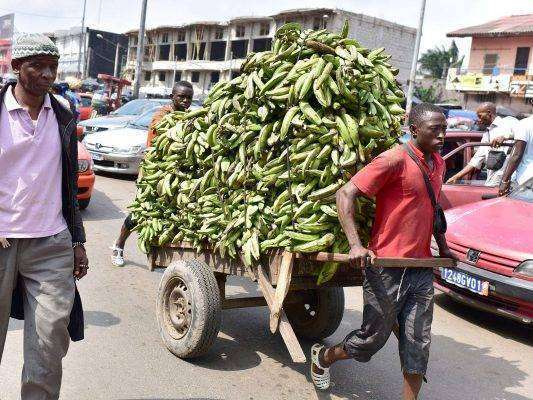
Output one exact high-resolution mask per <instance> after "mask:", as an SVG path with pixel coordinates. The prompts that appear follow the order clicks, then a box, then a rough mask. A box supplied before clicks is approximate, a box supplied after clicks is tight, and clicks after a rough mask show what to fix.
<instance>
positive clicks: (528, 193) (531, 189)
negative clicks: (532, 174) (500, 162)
mask: <svg viewBox="0 0 533 400" xmlns="http://www.w3.org/2000/svg"><path fill="white" fill-rule="evenodd" d="M509 197H510V198H511V199H516V200H522V201H527V202H529V203H533V178H531V179H530V180H528V181H527V182H525V183H523V184H522V185H520V186H519V187H518V188H517V189H516V190H514V191H513V192H512V193H511V194H510V195H509Z"/></svg>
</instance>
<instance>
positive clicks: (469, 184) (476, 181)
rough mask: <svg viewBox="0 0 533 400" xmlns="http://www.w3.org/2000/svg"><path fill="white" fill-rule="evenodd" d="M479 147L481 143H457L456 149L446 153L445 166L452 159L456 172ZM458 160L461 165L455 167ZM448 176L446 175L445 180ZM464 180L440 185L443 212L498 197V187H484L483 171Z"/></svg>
mask: <svg viewBox="0 0 533 400" xmlns="http://www.w3.org/2000/svg"><path fill="white" fill-rule="evenodd" d="M480 145H481V143H477V142H470V141H468V140H462V141H458V146H457V148H456V149H454V150H452V151H450V152H448V153H447V154H446V155H445V156H444V157H443V158H444V160H445V161H446V162H447V166H448V163H449V161H450V160H451V159H453V160H454V162H455V164H456V165H455V168H454V171H453V172H454V173H455V172H458V171H459V170H461V169H462V168H463V167H464V166H465V165H467V164H468V162H469V161H470V159H471V158H472V155H473V154H474V150H475V148H478V147H479V146H480ZM459 160H462V165H457V164H458V163H459V162H460V161H459ZM452 175H453V173H452ZM450 176H451V175H450V174H449V173H447V174H446V179H448V178H449V177H450ZM465 178H466V179H462V180H461V181H459V182H457V183H444V185H442V194H441V197H440V204H441V206H442V208H443V209H444V210H447V209H448V208H453V207H458V206H461V205H463V204H469V203H474V202H476V201H480V200H483V199H484V198H491V197H496V196H497V195H498V187H490V186H485V178H486V174H485V173H484V171H479V172H477V173H474V174H473V175H472V176H467V177H465Z"/></svg>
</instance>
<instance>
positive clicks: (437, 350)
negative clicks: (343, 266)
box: [194, 308, 527, 400]
mask: <svg viewBox="0 0 533 400" xmlns="http://www.w3.org/2000/svg"><path fill="white" fill-rule="evenodd" d="M361 317H362V314H361V313H360V312H359V311H353V310H346V312H345V316H344V319H343V322H342V325H341V327H339V330H338V331H337V333H336V334H335V335H334V336H332V337H330V338H328V339H326V341H327V343H328V345H331V344H335V343H338V342H340V341H342V339H343V338H344V336H345V335H346V334H347V333H348V332H349V331H350V330H351V329H356V328H358V327H359V326H360V323H361ZM511 329H512V328H511ZM511 329H509V330H511ZM221 332H222V333H224V334H225V335H227V336H228V337H229V338H225V337H219V338H218V339H217V341H216V342H215V345H214V346H213V348H212V349H211V351H210V352H209V354H208V355H207V356H206V357H204V358H202V359H201V360H199V361H195V362H194V364H195V365H197V366H201V367H203V368H207V369H213V370H220V371H239V370H246V369H250V368H254V367H256V366H258V365H259V364H260V363H261V356H260V355H261V354H263V355H265V356H267V357H269V358H271V359H274V360H276V361H277V362H279V363H280V364H282V366H283V367H289V368H291V369H292V370H294V371H297V372H299V373H301V374H304V375H305V376H306V377H307V376H308V364H294V363H292V361H291V359H290V357H289V354H288V352H287V350H286V347H285V345H284V343H283V341H282V339H281V337H280V336H279V335H270V333H269V327H268V311H267V309H266V308H258V309H243V310H228V311H225V312H224V313H223V324H222V329H221ZM311 345H312V343H309V342H307V343H306V342H302V347H303V349H304V352H305V353H306V355H307V356H308V355H309V349H310V347H311ZM526 378H527V376H526V374H525V373H524V372H523V371H522V370H521V369H520V367H519V363H518V362H513V361H508V360H505V359H503V358H500V357H496V356H493V355H491V348H489V347H477V346H474V345H471V344H467V343H461V342H458V341H456V340H454V339H452V338H450V337H447V336H443V335H433V343H432V351H431V359H430V365H429V370H428V379H429V384H428V385H424V387H423V391H422V395H423V398H426V399H439V400H440V399H442V398H461V399H463V400H468V399H471V400H479V399H506V400H527V397H524V396H522V395H519V394H515V393H512V392H511V391H509V389H511V388H513V387H520V386H522V382H524V381H525V379H526ZM280 379H282V380H283V373H281V374H280ZM307 379H308V380H309V378H308V377H307ZM332 380H333V381H334V383H335V385H334V386H332V388H331V389H330V391H329V392H325V393H324V392H317V394H316V396H317V398H318V399H329V398H331V395H335V396H338V397H339V398H342V399H359V400H373V399H380V400H387V399H396V398H398V395H399V393H401V383H402V376H401V370H400V361H399V357H398V348H397V340H396V338H395V337H394V336H393V335H391V337H390V339H389V341H388V343H387V344H386V345H385V347H384V348H383V349H382V350H381V351H380V352H379V353H378V354H377V355H376V356H375V357H374V358H373V359H372V360H371V361H370V362H369V363H367V364H360V363H357V362H353V361H346V362H340V363H338V364H337V365H336V366H335V367H334V368H332ZM288 384H290V383H288ZM309 384H310V385H311V383H310V382H309ZM465 393H466V394H465ZM443 394H445V395H444V397H443Z"/></svg>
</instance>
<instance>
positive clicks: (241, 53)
mask: <svg viewBox="0 0 533 400" xmlns="http://www.w3.org/2000/svg"><path fill="white" fill-rule="evenodd" d="M247 49H248V40H234V41H232V42H231V53H232V58H234V59H235V58H237V59H239V58H246V50H247Z"/></svg>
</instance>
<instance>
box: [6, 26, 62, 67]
mask: <svg viewBox="0 0 533 400" xmlns="http://www.w3.org/2000/svg"><path fill="white" fill-rule="evenodd" d="M34 56H54V57H57V58H59V50H58V49H57V46H56V45H55V43H54V42H52V40H51V39H50V38H49V37H48V36H45V35H43V34H41V33H22V34H20V35H18V36H16V37H15V39H14V40H13V46H12V49H11V58H12V59H13V60H17V59H20V58H27V57H34Z"/></svg>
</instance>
